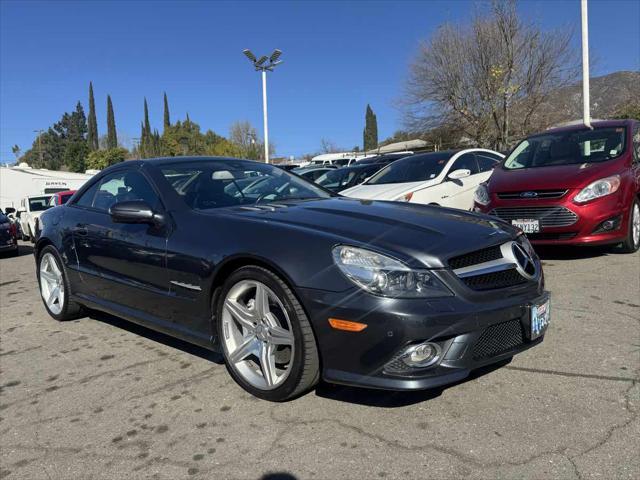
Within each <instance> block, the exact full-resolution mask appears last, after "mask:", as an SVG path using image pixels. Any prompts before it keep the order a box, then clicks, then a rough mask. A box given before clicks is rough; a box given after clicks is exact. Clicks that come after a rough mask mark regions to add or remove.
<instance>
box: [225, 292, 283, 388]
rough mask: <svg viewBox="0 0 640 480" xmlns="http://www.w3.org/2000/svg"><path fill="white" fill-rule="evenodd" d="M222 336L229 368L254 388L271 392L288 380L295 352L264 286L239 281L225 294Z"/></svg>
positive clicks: (274, 301) (275, 302)
mask: <svg viewBox="0 0 640 480" xmlns="http://www.w3.org/2000/svg"><path fill="white" fill-rule="evenodd" d="M222 332H223V339H222V341H223V343H224V348H225V351H226V353H227V359H228V361H229V364H230V366H231V368H233V369H234V370H235V371H236V372H237V373H238V374H239V375H240V376H241V377H242V378H243V379H244V380H246V381H247V382H249V383H250V384H251V385H253V386H254V387H256V388H259V389H261V390H273V389H274V388H277V387H278V386H280V385H281V384H282V382H284V381H285V380H286V378H287V377H288V376H289V372H290V371H291V367H292V362H293V358H294V352H295V341H294V337H293V329H292V327H291V321H290V320H289V315H288V314H287V311H286V310H285V308H284V305H283V303H282V302H281V301H280V299H279V298H278V296H277V295H276V294H275V293H274V292H273V291H272V290H271V289H270V288H269V287H267V286H266V285H265V284H263V283H261V282H258V281H255V280H242V281H240V282H238V283H236V284H235V285H234V286H233V287H232V288H231V290H229V293H228V294H227V296H226V297H225V299H224V304H223V308H222Z"/></svg>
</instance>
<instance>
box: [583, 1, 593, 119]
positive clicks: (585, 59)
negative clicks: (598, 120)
mask: <svg viewBox="0 0 640 480" xmlns="http://www.w3.org/2000/svg"><path fill="white" fill-rule="evenodd" d="M580 13H581V16H582V122H583V123H584V125H585V127H588V128H592V127H591V108H590V105H589V103H590V101H589V16H588V13H587V0H582V2H581V3H580Z"/></svg>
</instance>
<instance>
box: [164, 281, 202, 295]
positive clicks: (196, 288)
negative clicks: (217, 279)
mask: <svg viewBox="0 0 640 480" xmlns="http://www.w3.org/2000/svg"><path fill="white" fill-rule="evenodd" d="M171 284H173V285H175V286H177V287H182V288H186V289H187V290H195V291H196V292H199V291H201V290H202V288H200V287H199V286H198V285H191V284H190V283H183V282H178V281H176V280H171Z"/></svg>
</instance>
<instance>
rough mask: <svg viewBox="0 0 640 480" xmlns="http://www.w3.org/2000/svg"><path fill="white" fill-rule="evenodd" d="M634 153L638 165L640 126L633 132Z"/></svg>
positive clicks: (639, 158) (639, 159)
mask: <svg viewBox="0 0 640 480" xmlns="http://www.w3.org/2000/svg"><path fill="white" fill-rule="evenodd" d="M633 153H634V155H633V156H634V160H635V161H636V163H640V125H636V128H635V129H634V131H633Z"/></svg>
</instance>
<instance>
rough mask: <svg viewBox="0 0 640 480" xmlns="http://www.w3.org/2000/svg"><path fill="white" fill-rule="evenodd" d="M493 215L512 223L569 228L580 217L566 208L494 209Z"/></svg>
mask: <svg viewBox="0 0 640 480" xmlns="http://www.w3.org/2000/svg"><path fill="white" fill-rule="evenodd" d="M491 215H495V216H497V217H500V218H501V219H503V220H506V221H508V222H510V221H511V220H519V219H527V220H528V219H533V220H539V221H540V226H541V227H543V228H545V227H568V226H569V225H573V224H574V223H576V222H577V221H578V216H577V215H576V214H575V213H573V212H572V211H571V210H569V209H568V208H565V207H500V208H494V209H493V210H492V211H491Z"/></svg>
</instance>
